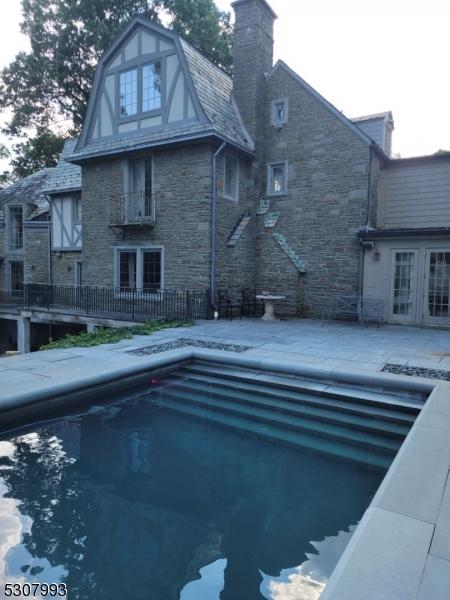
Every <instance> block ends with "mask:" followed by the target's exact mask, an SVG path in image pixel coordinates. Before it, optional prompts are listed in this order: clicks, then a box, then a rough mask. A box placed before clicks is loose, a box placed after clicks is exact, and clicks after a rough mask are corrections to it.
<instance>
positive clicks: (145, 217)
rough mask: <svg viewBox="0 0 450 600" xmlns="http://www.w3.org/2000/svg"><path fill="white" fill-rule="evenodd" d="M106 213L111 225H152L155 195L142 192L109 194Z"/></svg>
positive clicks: (154, 219)
mask: <svg viewBox="0 0 450 600" xmlns="http://www.w3.org/2000/svg"><path fill="white" fill-rule="evenodd" d="M108 213H109V224H110V225H111V226H116V227H119V226H127V225H128V226H130V225H141V226H142V225H154V223H155V221H156V196H155V195H154V194H145V193H144V192H134V193H129V194H121V195H119V196H114V195H110V196H109V209H108Z"/></svg>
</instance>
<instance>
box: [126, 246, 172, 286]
mask: <svg viewBox="0 0 450 600" xmlns="http://www.w3.org/2000/svg"><path fill="white" fill-rule="evenodd" d="M162 252H163V251H162V248H132V249H124V250H118V251H117V254H118V260H117V263H116V264H117V287H119V289H120V291H122V292H129V291H132V290H139V291H143V292H148V293H156V292H158V291H160V290H161V289H162Z"/></svg>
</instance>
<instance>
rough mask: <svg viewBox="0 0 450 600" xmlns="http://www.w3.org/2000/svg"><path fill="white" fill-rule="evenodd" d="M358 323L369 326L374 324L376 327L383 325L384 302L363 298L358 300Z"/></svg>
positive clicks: (378, 299)
mask: <svg viewBox="0 0 450 600" xmlns="http://www.w3.org/2000/svg"><path fill="white" fill-rule="evenodd" d="M359 310H360V314H359V318H360V322H361V324H365V325H367V326H368V325H369V324H370V323H376V324H377V326H378V327H381V326H382V325H383V324H384V312H385V302H384V300H383V299H382V298H365V297H362V298H361V300H360V309H359Z"/></svg>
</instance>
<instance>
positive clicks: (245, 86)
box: [232, 0, 277, 146]
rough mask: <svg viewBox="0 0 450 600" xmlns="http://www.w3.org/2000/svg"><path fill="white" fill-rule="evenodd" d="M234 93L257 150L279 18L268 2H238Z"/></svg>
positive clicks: (244, 0)
mask: <svg viewBox="0 0 450 600" xmlns="http://www.w3.org/2000/svg"><path fill="white" fill-rule="evenodd" d="M232 6H233V8H234V12H235V15H236V19H235V26H234V50H233V53H234V66H233V92H234V97H235V99H236V103H237V105H238V108H239V110H240V113H241V116H242V119H243V121H244V123H245V126H246V127H247V129H248V132H249V133H250V135H251V136H252V138H253V140H254V141H255V143H256V144H257V146H258V137H259V136H260V135H262V128H263V120H264V111H265V107H264V104H265V103H264V96H265V85H266V79H265V75H266V73H268V72H269V71H270V69H271V68H272V66H273V26H274V22H275V19H276V18H277V15H276V14H275V13H274V11H273V10H272V8H271V7H270V6H269V4H268V3H267V2H266V0H236V1H235V2H233V3H232Z"/></svg>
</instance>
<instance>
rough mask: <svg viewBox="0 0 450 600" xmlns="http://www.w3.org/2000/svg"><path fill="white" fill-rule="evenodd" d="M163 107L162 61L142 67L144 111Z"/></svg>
mask: <svg viewBox="0 0 450 600" xmlns="http://www.w3.org/2000/svg"><path fill="white" fill-rule="evenodd" d="M158 108H161V63H159V62H156V63H153V64H150V65H144V66H143V67H142V112H149V111H151V110H157V109H158Z"/></svg>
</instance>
